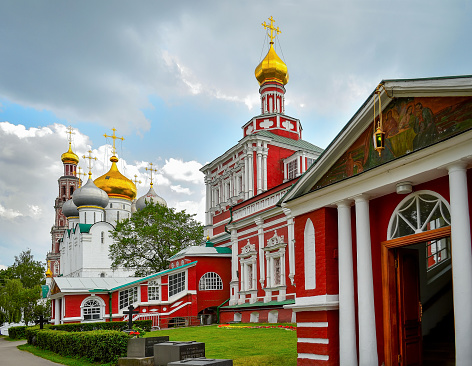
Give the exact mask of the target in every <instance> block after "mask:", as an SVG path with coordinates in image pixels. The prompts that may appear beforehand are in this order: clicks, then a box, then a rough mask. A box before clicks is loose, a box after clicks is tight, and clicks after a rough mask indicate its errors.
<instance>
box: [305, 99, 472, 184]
mask: <svg viewBox="0 0 472 366" xmlns="http://www.w3.org/2000/svg"><path fill="white" fill-rule="evenodd" d="M382 118H383V128H384V131H385V137H386V138H385V150H383V151H382V155H381V156H379V154H378V153H377V151H375V150H374V146H373V139H372V135H373V133H374V130H373V123H372V125H371V126H370V127H369V128H367V129H366V130H365V131H364V132H363V133H362V135H361V136H360V137H359V138H358V139H357V140H356V142H355V143H354V144H353V145H352V146H351V147H350V148H349V149H347V151H346V152H345V153H344V154H343V155H342V157H341V158H340V159H339V160H338V161H337V162H336V163H335V164H334V165H333V166H332V167H331V168H330V169H329V171H328V172H327V173H326V174H325V175H324V176H323V177H322V178H321V179H320V180H319V181H318V182H317V183H316V184H315V185H314V186H313V188H312V190H317V189H319V188H322V187H325V186H327V185H329V184H332V183H335V182H338V181H341V180H343V179H346V178H349V177H351V176H353V175H356V174H359V173H361V172H363V171H366V170H369V169H372V168H375V167H376V166H379V165H381V164H384V163H387V162H389V161H392V160H394V159H396V158H399V157H401V156H403V155H406V154H409V153H411V152H413V151H417V150H419V149H421V148H424V147H427V146H430V145H433V144H434V143H436V142H439V141H442V140H445V139H447V138H449V137H451V136H454V135H457V134H459V133H461V132H464V131H466V130H469V129H472V98H471V97H434V98H425V97H416V98H399V99H395V100H394V101H392V102H391V103H390V104H389V105H388V106H387V108H385V109H384V112H383V114H382Z"/></svg>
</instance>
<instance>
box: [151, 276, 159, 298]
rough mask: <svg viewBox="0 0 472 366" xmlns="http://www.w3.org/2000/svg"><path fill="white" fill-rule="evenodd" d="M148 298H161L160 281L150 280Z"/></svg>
mask: <svg viewBox="0 0 472 366" xmlns="http://www.w3.org/2000/svg"><path fill="white" fill-rule="evenodd" d="M148 300H149V301H157V300H159V282H157V281H149V282H148Z"/></svg>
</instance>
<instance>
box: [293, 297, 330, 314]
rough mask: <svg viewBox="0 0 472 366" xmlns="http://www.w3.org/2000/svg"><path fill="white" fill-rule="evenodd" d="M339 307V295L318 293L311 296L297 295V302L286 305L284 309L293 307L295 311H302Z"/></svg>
mask: <svg viewBox="0 0 472 366" xmlns="http://www.w3.org/2000/svg"><path fill="white" fill-rule="evenodd" d="M338 308H339V296H338V295H328V294H326V295H318V296H310V297H297V299H296V300H295V304H292V305H284V309H291V310H292V311H294V312H300V311H325V310H336V309H338Z"/></svg>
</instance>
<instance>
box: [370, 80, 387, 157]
mask: <svg viewBox="0 0 472 366" xmlns="http://www.w3.org/2000/svg"><path fill="white" fill-rule="evenodd" d="M381 85H382V84H380V85H379V86H377V88H376V89H375V92H374V131H375V132H374V136H372V137H373V139H374V150H375V151H377V152H378V153H379V156H380V155H381V154H382V150H383V149H385V132H384V131H383V128H382V104H381V102H380V86H381ZM376 95H378V98H379V121H378V123H377V128H376V126H375V118H376V115H375V96H376Z"/></svg>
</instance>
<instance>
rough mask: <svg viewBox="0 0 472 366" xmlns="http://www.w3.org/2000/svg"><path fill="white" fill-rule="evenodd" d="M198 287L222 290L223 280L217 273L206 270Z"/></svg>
mask: <svg viewBox="0 0 472 366" xmlns="http://www.w3.org/2000/svg"><path fill="white" fill-rule="evenodd" d="M198 288H199V289H200V290H202V291H206V290H222V289H223V281H222V280H221V277H220V276H219V274H218V273H215V272H207V273H205V274H204V275H203V276H202V277H201V278H200V282H199V284H198Z"/></svg>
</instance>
